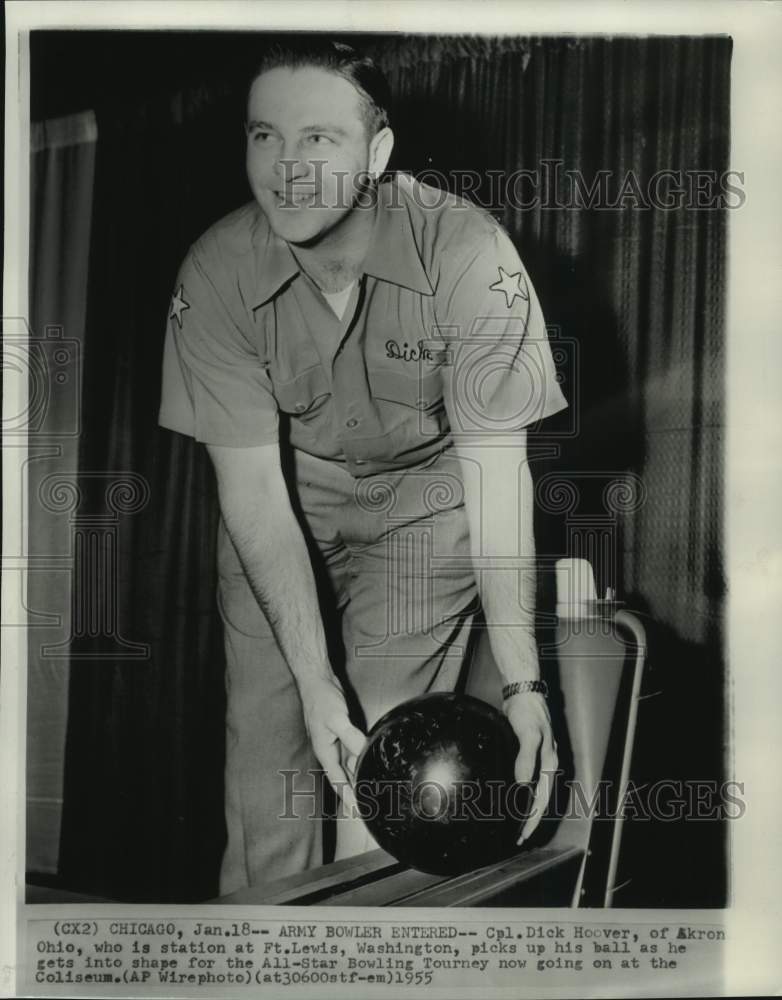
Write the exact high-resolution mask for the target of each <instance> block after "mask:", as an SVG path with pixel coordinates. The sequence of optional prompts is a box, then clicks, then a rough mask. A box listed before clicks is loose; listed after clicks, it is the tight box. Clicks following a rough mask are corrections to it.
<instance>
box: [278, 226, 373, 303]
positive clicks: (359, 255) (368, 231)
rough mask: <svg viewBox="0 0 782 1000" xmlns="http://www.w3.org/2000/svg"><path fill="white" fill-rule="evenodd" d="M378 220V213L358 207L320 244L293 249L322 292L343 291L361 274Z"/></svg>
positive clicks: (322, 238)
mask: <svg viewBox="0 0 782 1000" xmlns="http://www.w3.org/2000/svg"><path fill="white" fill-rule="evenodd" d="M374 223H375V213H374V212H371V211H367V209H365V208H354V209H353V210H352V211H350V212H348V214H347V215H345V216H344V217H343V218H342V219H340V221H339V222H338V223H337V225H336V226H334V228H333V229H330V230H329V231H328V232H327V233H326V234H325V235H324V236H322V237H321V238H320V239H319V240H318V241H317V243H314V244H311V245H309V246H302V245H299V246H295V247H291V250H292V251H293V254H294V256H295V257H296V259H297V260H298V262H299V263H300V264H301V266H302V268H303V269H304V270H305V271H306V272H307V274H308V275H309V276H310V277H311V278H312V280H313V281H314V282H315V284H316V285H317V286H318V287H319V288H320V289H321V290H322V291H324V292H341V291H342V290H343V289H344V288H347V286H348V285H349V284H350V283H351V282H353V281H355V280H356V278H357V277H358V276H359V275H360V274H361V270H362V268H363V265H364V261H365V260H366V257H367V254H368V253H369V248H370V246H371V244H372V231H373V229H374Z"/></svg>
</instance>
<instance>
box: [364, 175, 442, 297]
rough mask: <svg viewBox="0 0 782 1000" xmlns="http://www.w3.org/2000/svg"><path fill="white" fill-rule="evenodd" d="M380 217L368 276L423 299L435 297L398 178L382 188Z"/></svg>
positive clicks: (387, 182)
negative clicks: (417, 293)
mask: <svg viewBox="0 0 782 1000" xmlns="http://www.w3.org/2000/svg"><path fill="white" fill-rule="evenodd" d="M376 213H377V214H376V218H375V232H374V235H373V237H372V246H371V247H370V248H369V253H368V255H367V259H366V261H365V263H364V271H365V273H366V274H371V275H373V276H374V277H375V278H380V279H381V280H382V281H390V282H391V283H392V284H394V285H402V286H403V287H404V288H409V289H411V290H412V291H414V292H420V293H421V294H422V295H434V289H433V288H432V285H431V282H430V281H429V278H428V276H427V274H426V270H425V269H424V265H423V261H422V260H421V255H420V253H419V250H418V242H417V240H416V238H415V231H414V229H413V224H412V221H411V219H410V211H409V209H408V206H407V192H406V191H404V189H403V186H402V184H401V183H400V179H399V178H398V177H394V178H393V179H392V180H390V181H384V182H383V183H381V184H379V185H378V198H377V208H376Z"/></svg>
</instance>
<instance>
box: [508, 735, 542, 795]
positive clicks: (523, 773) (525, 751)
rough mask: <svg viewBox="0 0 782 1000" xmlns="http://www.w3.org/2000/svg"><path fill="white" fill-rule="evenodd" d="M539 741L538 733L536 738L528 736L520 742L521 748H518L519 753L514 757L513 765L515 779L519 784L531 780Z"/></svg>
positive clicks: (527, 782) (524, 783)
mask: <svg viewBox="0 0 782 1000" xmlns="http://www.w3.org/2000/svg"><path fill="white" fill-rule="evenodd" d="M540 742H541V736H540V734H538V737H537V739H535V738H534V737H532V736H528V737H527V738H526V739H524V740H522V742H521V748H520V749H519V754H518V756H517V757H516V765H515V767H514V774H515V778H516V781H518V782H519V784H521V785H526V784H529V782H530V781H532V776H533V774H534V773H535V764H536V762H537V759H538V750H539V749H540Z"/></svg>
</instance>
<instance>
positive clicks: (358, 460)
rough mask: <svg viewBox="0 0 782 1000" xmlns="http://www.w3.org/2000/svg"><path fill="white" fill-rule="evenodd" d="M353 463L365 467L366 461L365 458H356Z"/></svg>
mask: <svg viewBox="0 0 782 1000" xmlns="http://www.w3.org/2000/svg"><path fill="white" fill-rule="evenodd" d="M353 461H354V462H355V463H356V465H363V464H364V462H365V461H366V459H363V458H354V459H353Z"/></svg>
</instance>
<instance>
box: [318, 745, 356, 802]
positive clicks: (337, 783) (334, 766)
mask: <svg viewBox="0 0 782 1000" xmlns="http://www.w3.org/2000/svg"><path fill="white" fill-rule="evenodd" d="M313 750H314V751H315V756H316V757H317V758H318V761H319V762H320V766H321V767H322V768H323V770H324V771H325V773H326V777H327V778H328V779H329V781H330V782H331V787H332V788H333V789H334V791H335V792H336V793H337V795H338V796H339V797H340V798H341V799H342V801H343V802H344V804H345V806H346V807H347V808H348V809H350V810H353V809H354V808H355V807H356V797H355V795H354V794H353V789H352V788H351V785H350V781H349V780H348V776H347V774H345V771H344V770H343V768H342V765H341V764H340V760H339V749H338V744H337V743H329V744H328V745H327V746H325V747H316V746H315V745H314V744H313Z"/></svg>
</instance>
